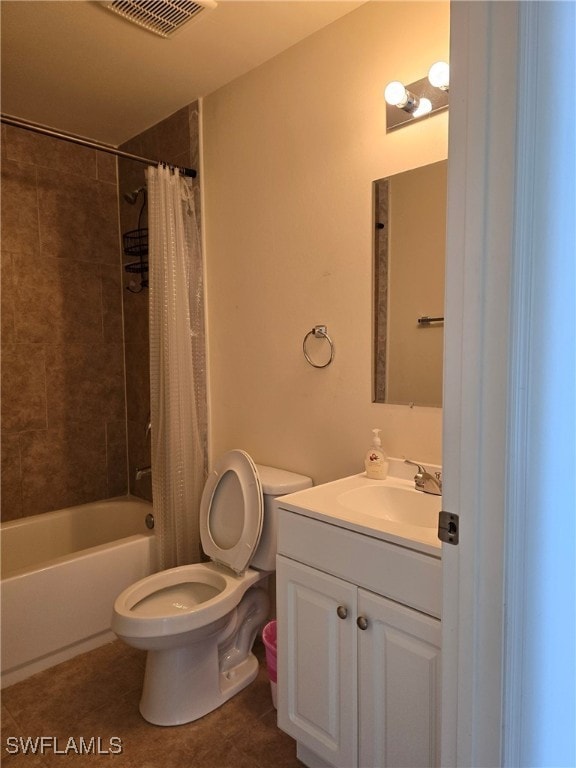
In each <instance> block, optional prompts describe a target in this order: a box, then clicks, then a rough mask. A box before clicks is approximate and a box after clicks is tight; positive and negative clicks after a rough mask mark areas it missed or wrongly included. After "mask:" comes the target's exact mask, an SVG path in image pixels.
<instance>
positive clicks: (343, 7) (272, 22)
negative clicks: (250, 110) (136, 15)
mask: <svg viewBox="0 0 576 768" xmlns="http://www.w3.org/2000/svg"><path fill="white" fill-rule="evenodd" d="M363 1H365V0H363ZM362 4H363V2H348V1H347V0H335V1H334V2H333V1H332V0H267V1H263V2H261V1H260V0H248V1H247V2H246V1H244V0H219V2H218V5H217V6H216V8H215V9H207V10H203V11H202V12H201V13H199V14H198V15H197V16H196V17H195V18H194V19H192V21H191V22H190V23H189V24H187V25H186V26H184V27H183V28H182V29H181V30H180V31H179V32H176V33H175V34H174V36H173V37H171V38H168V39H164V38H161V37H158V36H157V35H155V34H152V33H150V32H148V31H146V30H144V29H142V28H140V27H137V26H135V25H133V24H131V23H130V22H128V21H126V20H125V19H123V18H121V17H120V16H118V15H116V14H114V13H111V12H110V11H109V10H107V9H106V8H105V7H104V6H105V3H103V2H89V1H88V0H58V1H56V2H54V0H1V2H0V11H1V14H2V18H1V21H2V27H1V34H2V37H1V53H2V112H3V113H4V114H7V115H13V116H16V117H20V118H24V119H26V120H32V121H33V122H37V123H41V124H42V125H48V126H50V127H52V128H57V129H59V130H61V131H67V132H70V133H75V134H78V135H80V136H85V137H88V138H91V139H95V140H97V141H101V142H105V143H108V144H112V145H114V146H118V145H119V144H122V143H123V142H124V141H126V140H127V139H129V138H131V137H132V136H135V135H136V134H138V133H140V132H141V131H143V130H144V129H146V128H148V127H150V126H151V125H154V124H155V123H157V122H158V121H159V120H161V119H163V118H164V117H167V116H168V115H171V114H172V113H173V112H175V111H176V110H178V109H179V108H180V107H183V106H185V105H186V104H189V103H190V102H192V101H194V99H196V98H198V97H199V96H205V95H207V94H209V93H211V92H212V91H215V90H216V89H218V88H220V87H221V86H223V85H225V84H226V83H228V82H230V81H232V80H234V79H235V78H237V77H239V76H240V75H242V74H244V73H246V72H248V71H250V70H251V69H254V68H255V67H257V66H259V65H260V64H262V63H263V62H265V61H267V60H268V59H270V58H272V57H274V56H276V55H277V54H278V53H280V52H282V51H284V50H286V49H287V48H289V47H291V46H293V45H295V44H296V43H298V42H299V41H300V40H302V39H304V38H305V37H308V36H309V35H311V34H313V33H314V32H316V31H318V30H319V29H321V28H322V27H325V26H326V25H328V24H331V23H332V22H333V21H335V20H336V19H338V18H340V17H341V16H344V15H345V14H347V13H349V12H350V11H352V10H354V9H355V8H357V7H358V6H360V5H362Z"/></svg>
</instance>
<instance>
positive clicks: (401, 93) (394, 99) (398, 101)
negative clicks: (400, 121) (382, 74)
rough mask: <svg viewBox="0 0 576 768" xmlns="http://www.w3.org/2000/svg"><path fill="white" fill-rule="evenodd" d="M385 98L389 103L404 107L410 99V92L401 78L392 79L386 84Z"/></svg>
mask: <svg viewBox="0 0 576 768" xmlns="http://www.w3.org/2000/svg"><path fill="white" fill-rule="evenodd" d="M384 98H385V99H386V101H387V103H388V104H391V105H392V106H393V107H400V108H402V107H403V106H404V105H405V104H406V102H407V101H408V94H407V93H406V88H405V87H404V86H403V85H402V83H401V82H400V81H399V80H392V82H391V83H388V85H387V86H386V90H385V91H384Z"/></svg>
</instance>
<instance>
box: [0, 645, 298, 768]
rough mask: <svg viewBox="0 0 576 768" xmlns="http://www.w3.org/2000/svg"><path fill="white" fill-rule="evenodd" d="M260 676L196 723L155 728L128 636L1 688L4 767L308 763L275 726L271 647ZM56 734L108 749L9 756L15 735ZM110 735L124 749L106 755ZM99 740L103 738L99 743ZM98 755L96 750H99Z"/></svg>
mask: <svg viewBox="0 0 576 768" xmlns="http://www.w3.org/2000/svg"><path fill="white" fill-rule="evenodd" d="M255 653H256V655H257V656H258V658H259V659H260V673H259V675H258V677H257V678H256V680H255V681H254V682H253V683H252V684H251V685H249V686H248V687H247V688H245V689H244V690H243V691H241V692H240V693H239V694H238V695H237V696H235V697H234V698H232V699H230V701H228V702H226V704H224V705H223V706H222V707H220V708H219V709H217V710H215V711H214V712H211V713H210V714H209V715H206V717H203V718H201V719H200V720H197V721H196V722H194V723H189V724H187V725H182V726H177V727H173V728H161V727H158V726H154V725H150V724H149V723H147V722H146V721H145V720H144V719H143V718H142V717H141V715H140V713H139V711H138V700H139V697H140V689H141V685H142V677H143V673H144V661H145V653H144V652H142V651H137V650H135V649H133V648H129V647H128V646H127V645H125V644H124V643H122V642H121V641H116V642H113V643H110V644H109V645H105V646H102V647H101V648H97V649H96V650H94V651H90V652H89V653H85V654H83V655H81V656H77V657H76V658H75V659H71V660H70V661H66V662H64V663H63V664H60V665H58V666H57V667H53V668H52V669H49V670H46V671H45V672H40V673H39V674H37V675H34V677H31V678H29V679H28V680H24V681H23V682H21V683H16V685H12V686H10V687H9V688H5V689H4V690H3V691H2V741H1V757H0V762H1V763H2V766H3V768H50V767H51V766H59V768H83V767H84V766H90V768H100V766H113V768H303V764H302V763H301V762H300V761H299V760H297V759H296V743H295V742H294V741H293V740H292V739H291V738H290V737H289V736H287V735H286V734H285V733H283V732H282V731H280V730H279V729H278V728H277V726H276V710H275V709H274V708H273V707H272V699H271V695H270V685H269V682H268V677H267V673H266V667H265V661H264V648H263V646H262V644H261V643H259V642H257V644H256V646H255ZM38 736H48V737H57V741H56V742H51V743H52V744H54V743H56V748H57V749H58V750H61V751H65V749H64V747H65V746H66V744H67V742H68V739H69V738H70V737H74V738H75V743H76V744H79V743H80V742H79V738H80V736H83V737H84V740H85V742H86V743H89V739H90V738H91V737H96V739H98V737H100V739H101V741H100V744H101V749H100V754H98V750H97V749H94V750H93V753H91V754H84V755H79V754H75V753H74V752H73V751H69V752H68V753H67V754H55V753H54V751H53V750H52V749H50V748H47V749H45V750H44V752H43V754H42V755H39V754H36V755H33V754H30V753H29V754H23V753H22V751H21V750H19V751H18V752H17V753H15V754H9V752H8V751H7V747H9V749H10V750H14V748H15V747H14V745H15V744H19V743H20V742H15V741H13V740H8V739H9V737H32V738H35V737H38ZM111 737H117V738H118V739H121V746H122V751H121V752H119V753H118V754H112V753H111V752H109V753H108V754H104V753H103V752H104V750H105V749H109V746H110V743H112V745H113V746H114V745H116V744H118V743H119V742H117V741H116V742H115V741H113V742H110V739H111ZM94 743H98V742H97V741H95V742H94ZM94 752H95V753H94Z"/></svg>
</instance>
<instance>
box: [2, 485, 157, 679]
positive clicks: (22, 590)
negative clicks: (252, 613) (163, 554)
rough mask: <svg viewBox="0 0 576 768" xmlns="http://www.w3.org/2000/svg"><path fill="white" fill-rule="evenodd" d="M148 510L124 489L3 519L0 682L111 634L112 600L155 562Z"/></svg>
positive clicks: (91, 645) (68, 655)
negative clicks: (118, 494) (109, 496)
mask: <svg viewBox="0 0 576 768" xmlns="http://www.w3.org/2000/svg"><path fill="white" fill-rule="evenodd" d="M151 511H152V505H151V504H149V503H148V502H147V501H143V500H142V499H138V498H136V497H133V496H122V497H120V498H116V499H107V500H105V501H97V502H94V503H92V504H83V505H81V506H77V507H70V508H68V509H60V510H57V511H55V512H46V513H45V514H42V515H35V516H33V517H26V518H22V519H20V520H14V521H11V522H8V523H3V524H2V526H1V528H0V535H1V552H2V561H1V564H2V572H1V584H0V587H1V595H0V597H1V624H0V627H1V631H2V664H1V672H2V675H1V687H5V686H7V685H12V684H13V683H17V682H19V681H20V680H24V679H25V678H27V677H29V676H30V675H33V674H35V673H36V672H40V671H42V670H43V669H48V668H49V667H52V666H54V665H55V664H59V663H60V662H61V661H65V660H66V659H70V658H72V657H73V656H76V655H77V654H79V653H84V652H85V651H89V650H92V649H93V648H96V647H98V646H99V645H103V644H104V643H107V642H109V641H110V640H113V639H114V638H115V637H116V636H115V635H114V633H113V632H112V631H111V630H110V620H111V617H112V607H113V604H114V600H115V599H116V597H117V596H118V594H119V593H120V592H122V590H123V589H125V588H126V587H127V586H129V585H130V584H132V583H133V582H135V581H137V580H138V579H141V578H143V577H144V576H147V575H148V574H150V573H152V572H153V571H154V570H155V568H154V548H153V544H154V535H153V531H152V530H149V529H148V528H147V526H146V516H147V515H148V514H149V513H150V512H151Z"/></svg>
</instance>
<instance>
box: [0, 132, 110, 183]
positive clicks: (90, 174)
mask: <svg viewBox="0 0 576 768" xmlns="http://www.w3.org/2000/svg"><path fill="white" fill-rule="evenodd" d="M6 128H7V131H6V153H7V156H8V158H9V159H10V160H16V161H17V162H19V163H25V164H29V165H35V166H38V167H39V168H50V169H52V170H55V171H65V172H66V173H74V174H77V175H80V176H82V177H85V178H90V179H95V178H96V155H97V154H99V153H97V152H96V150H94V149H88V148H87V147H82V146H81V145H79V144H72V143H70V142H65V141H61V140H59V139H55V138H52V137H50V136H43V135H42V134H40V133H34V132H32V131H26V130H23V129H21V128H15V127H13V126H6Z"/></svg>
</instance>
